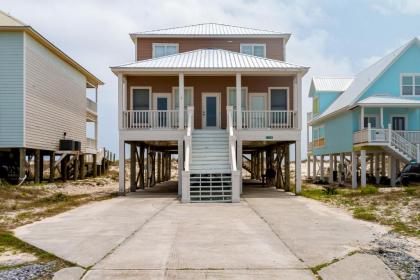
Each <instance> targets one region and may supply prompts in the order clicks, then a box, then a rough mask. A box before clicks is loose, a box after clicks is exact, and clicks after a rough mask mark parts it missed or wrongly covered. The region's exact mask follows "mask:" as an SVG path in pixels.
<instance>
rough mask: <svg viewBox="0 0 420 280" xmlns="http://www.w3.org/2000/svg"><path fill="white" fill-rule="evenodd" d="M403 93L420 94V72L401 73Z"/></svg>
mask: <svg viewBox="0 0 420 280" xmlns="http://www.w3.org/2000/svg"><path fill="white" fill-rule="evenodd" d="M401 95H404V96H410V95H412V96H413V95H420V73H419V74H402V75H401Z"/></svg>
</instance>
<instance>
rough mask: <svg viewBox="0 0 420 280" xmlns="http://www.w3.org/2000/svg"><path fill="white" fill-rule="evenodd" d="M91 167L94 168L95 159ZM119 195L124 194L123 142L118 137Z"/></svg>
mask: <svg viewBox="0 0 420 280" xmlns="http://www.w3.org/2000/svg"><path fill="white" fill-rule="evenodd" d="M93 168H96V161H94V162H93ZM119 172H120V173H119V176H118V181H119V186H120V188H119V195H125V142H124V140H123V139H121V138H120V143H119Z"/></svg>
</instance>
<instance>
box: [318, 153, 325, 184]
mask: <svg viewBox="0 0 420 280" xmlns="http://www.w3.org/2000/svg"><path fill="white" fill-rule="evenodd" d="M319 169H320V172H321V175H320V176H321V178H320V179H321V181H323V180H324V155H322V156H321V158H320V166H319Z"/></svg>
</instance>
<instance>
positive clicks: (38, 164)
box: [34, 149, 41, 184]
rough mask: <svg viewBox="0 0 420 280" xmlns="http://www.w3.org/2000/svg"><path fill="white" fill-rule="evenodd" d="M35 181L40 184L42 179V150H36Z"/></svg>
mask: <svg viewBox="0 0 420 280" xmlns="http://www.w3.org/2000/svg"><path fill="white" fill-rule="evenodd" d="M34 169H35V170H34V178H35V179H34V181H35V184H39V183H40V182H41V179H40V174H41V172H40V170H41V151H40V150H38V149H37V150H35V164H34Z"/></svg>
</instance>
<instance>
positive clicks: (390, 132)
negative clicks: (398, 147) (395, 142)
mask: <svg viewBox="0 0 420 280" xmlns="http://www.w3.org/2000/svg"><path fill="white" fill-rule="evenodd" d="M388 142H389V145H390V146H391V143H392V125H391V124H390V123H389V124H388Z"/></svg>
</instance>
